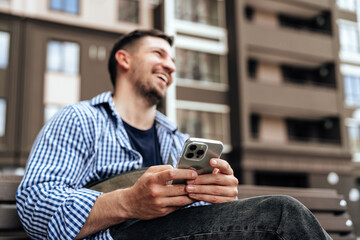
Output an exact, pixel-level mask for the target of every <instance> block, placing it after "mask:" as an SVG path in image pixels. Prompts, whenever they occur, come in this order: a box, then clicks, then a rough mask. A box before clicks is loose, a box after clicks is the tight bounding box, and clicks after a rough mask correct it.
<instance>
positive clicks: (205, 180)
mask: <svg viewBox="0 0 360 240" xmlns="http://www.w3.org/2000/svg"><path fill="white" fill-rule="evenodd" d="M187 184H188V185H221V186H237V185H238V184H239V181H238V179H237V178H236V177H235V176H234V175H224V174H204V175H199V176H198V177H197V178H196V179H195V180H190V181H187Z"/></svg>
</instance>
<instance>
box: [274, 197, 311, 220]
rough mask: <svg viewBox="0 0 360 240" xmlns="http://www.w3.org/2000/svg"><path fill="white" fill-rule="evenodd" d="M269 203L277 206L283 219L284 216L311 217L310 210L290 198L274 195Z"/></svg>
mask: <svg viewBox="0 0 360 240" xmlns="http://www.w3.org/2000/svg"><path fill="white" fill-rule="evenodd" d="M269 201H271V202H272V205H273V206H277V208H278V209H279V210H281V213H282V215H283V217H285V216H298V217H305V216H307V217H308V216H309V215H311V212H310V210H309V209H308V208H307V207H306V206H305V205H303V204H302V203H301V202H299V201H298V200H296V199H295V198H293V197H291V196H286V195H278V196H277V195H276V196H271V197H270V199H269Z"/></svg>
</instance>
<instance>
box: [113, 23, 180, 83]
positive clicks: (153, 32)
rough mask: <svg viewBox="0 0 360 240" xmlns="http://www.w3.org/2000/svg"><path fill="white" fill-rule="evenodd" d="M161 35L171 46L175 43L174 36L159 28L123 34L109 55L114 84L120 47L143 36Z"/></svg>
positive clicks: (122, 47)
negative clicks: (116, 56) (117, 54)
mask: <svg viewBox="0 0 360 240" xmlns="http://www.w3.org/2000/svg"><path fill="white" fill-rule="evenodd" d="M147 36H150V37H159V38H162V39H164V40H166V41H167V42H168V43H169V44H170V46H172V43H173V37H171V36H168V35H166V34H165V33H164V32H162V31H160V30H157V29H151V30H135V31H133V32H130V33H128V34H126V35H124V36H122V37H121V38H120V39H119V40H118V41H117V42H116V43H115V44H114V46H113V48H112V50H111V53H110V56H109V62H108V70H109V74H110V79H111V83H112V85H113V86H114V87H115V83H116V75H117V61H116V59H115V54H116V52H117V51H119V50H120V49H124V48H125V47H126V46H128V45H130V44H131V43H134V42H135V41H137V40H139V39H140V38H143V37H147Z"/></svg>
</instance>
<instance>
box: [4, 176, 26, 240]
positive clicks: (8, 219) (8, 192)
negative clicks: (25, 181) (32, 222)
mask: <svg viewBox="0 0 360 240" xmlns="http://www.w3.org/2000/svg"><path fill="white" fill-rule="evenodd" d="M21 178H22V177H21V176H16V175H6V174H0V240H5V239H6V240H20V239H30V238H28V237H27V235H26V233H25V231H24V229H23V227H22V225H21V223H20V219H19V215H18V213H17V210H16V203H15V193H16V189H17V187H18V186H19V183H20V181H21Z"/></svg>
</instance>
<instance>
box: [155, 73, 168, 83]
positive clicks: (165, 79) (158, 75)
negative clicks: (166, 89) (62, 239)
mask: <svg viewBox="0 0 360 240" xmlns="http://www.w3.org/2000/svg"><path fill="white" fill-rule="evenodd" d="M156 76H157V77H159V78H161V79H162V80H164V82H166V83H168V82H169V79H167V77H166V76H165V75H164V74H161V73H158V74H156Z"/></svg>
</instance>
